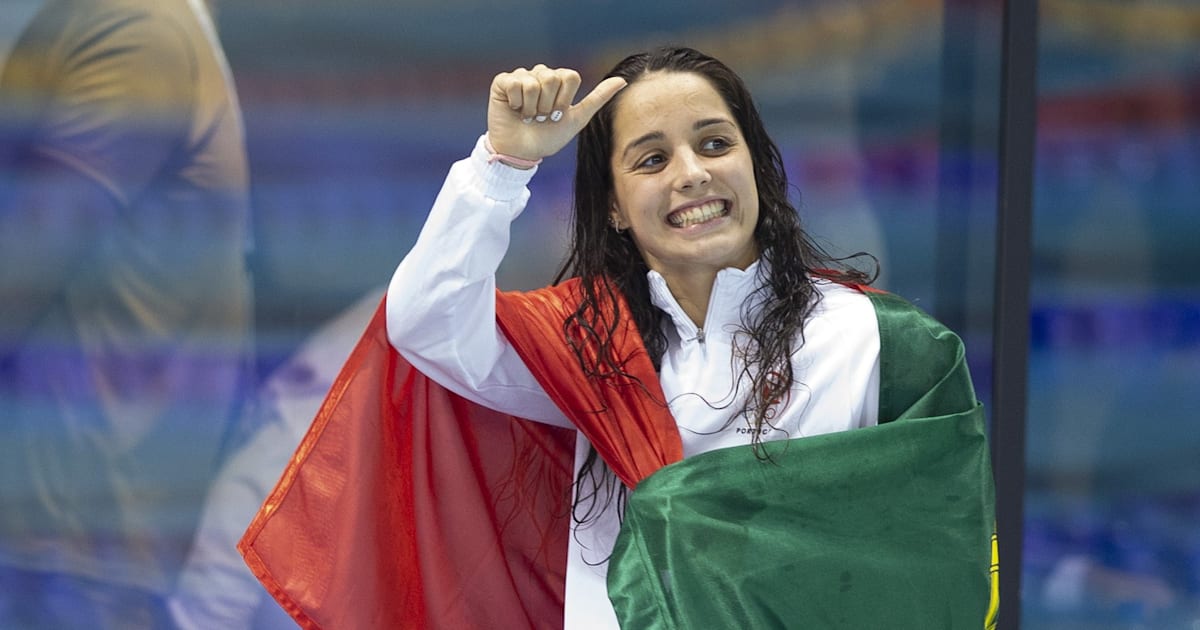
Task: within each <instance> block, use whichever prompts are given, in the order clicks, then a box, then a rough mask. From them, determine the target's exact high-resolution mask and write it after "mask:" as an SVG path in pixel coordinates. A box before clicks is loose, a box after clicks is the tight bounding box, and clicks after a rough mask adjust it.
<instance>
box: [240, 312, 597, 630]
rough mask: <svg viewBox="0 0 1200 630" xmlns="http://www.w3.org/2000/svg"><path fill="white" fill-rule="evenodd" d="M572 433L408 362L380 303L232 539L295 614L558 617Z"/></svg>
mask: <svg viewBox="0 0 1200 630" xmlns="http://www.w3.org/2000/svg"><path fill="white" fill-rule="evenodd" d="M573 445H574V432H573V431H570V430H566V429H559V428H555V427H550V426H548V425H542V424H537V423H533V422H529V421H526V420H521V419H517V418H513V417H511V416H507V415H503V414H499V413H497V412H494V411H490V410H487V409H484V408H482V407H479V406H478V405H474V404H472V403H469V402H467V401H465V400H463V399H462V398H459V397H457V396H455V395H453V394H451V393H450V392H448V391H446V390H444V389H442V388H441V387H440V386H438V385H437V384H435V383H433V382H432V381H430V380H429V379H428V378H426V377H425V376H424V375H422V374H421V373H419V372H417V371H416V370H415V369H413V368H412V366H410V365H409V364H408V363H407V362H405V361H404V360H403V358H402V357H400V355H399V354H398V353H396V352H395V350H393V349H392V347H391V345H390V344H389V343H388V340H387V335H386V329H385V317H384V309H383V306H382V304H381V305H380V307H379V309H378V310H377V311H376V314H375V317H374V318H373V319H372V321H371V323H370V325H369V326H368V328H367V331H366V332H365V333H364V335H363V337H362V339H361V340H360V341H359V343H358V345H357V346H356V347H355V349H354V351H353V353H352V354H351V355H350V358H349V359H348V360H347V362H346V365H345V366H344V367H343V369H342V371H341V373H340V374H339V376H338V378H337V380H336V381H335V382H334V385H333V387H332V388H331V390H330V392H329V395H328V396H327V398H326V400H325V402H324V404H323V405H322V406H321V409H320V411H319V412H318V414H317V417H316V418H315V420H314V421H313V424H312V427H311V428H310V429H309V432H308V434H307V435H306V436H305V438H304V440H303V441H302V442H301V444H300V446H299V448H298V449H297V451H296V454H295V455H294V456H293V458H292V461H291V463H290V464H289V465H288V467H287V469H286V470H285V471H284V474H283V477H282V479H280V481H279V483H278V485H277V486H276V487H275V489H274V491H273V492H272V493H271V495H270V496H269V497H268V498H267V500H266V502H265V503H264V505H263V507H262V509H261V511H260V512H259V514H258V515H257V516H256V517H255V519H254V521H253V522H252V523H251V525H250V527H249V529H248V530H247V531H246V534H245V535H244V536H243V538H242V541H241V542H240V543H239V544H238V548H239V550H240V551H241V552H242V554H243V555H244V556H245V558H246V562H247V564H248V565H249V566H250V568H251V569H252V570H253V571H254V573H255V575H256V576H258V578H259V579H260V580H261V581H262V582H263V584H264V585H266V587H267V589H268V590H269V591H270V592H271V594H272V595H273V596H274V597H275V598H276V600H278V601H279V603H280V605H282V606H283V607H284V609H285V610H287V611H288V612H289V613H290V614H291V615H292V617H293V618H294V619H295V620H296V621H297V622H298V623H299V624H300V625H301V626H302V627H304V628H324V629H326V630H332V629H340V628H468V629H469V628H502V627H539V628H546V627H561V624H562V603H563V588H564V575H565V566H566V549H567V535H568V520H567V519H568V514H569V508H570V481H571V470H572V466H571V462H572V453H573Z"/></svg>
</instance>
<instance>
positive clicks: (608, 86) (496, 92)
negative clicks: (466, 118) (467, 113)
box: [488, 64, 625, 161]
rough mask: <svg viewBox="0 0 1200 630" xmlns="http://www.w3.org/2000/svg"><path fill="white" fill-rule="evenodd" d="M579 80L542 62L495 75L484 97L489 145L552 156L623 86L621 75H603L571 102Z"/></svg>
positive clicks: (531, 156)
mask: <svg viewBox="0 0 1200 630" xmlns="http://www.w3.org/2000/svg"><path fill="white" fill-rule="evenodd" d="M579 84H580V79H579V73H578V72H576V71H574V70H571V69H569V68H547V67H546V66H544V65H542V64H538V65H536V66H534V67H533V69H532V70H526V69H524V68H517V69H516V70H513V71H512V72H503V73H501V74H498V75H496V78H494V79H492V89H491V94H490V96H489V98H488V139H489V140H491V143H492V148H494V149H495V150H496V152H497V153H503V154H505V155H511V156H513V157H517V158H521V159H524V160H533V161H536V160H540V159H542V158H544V157H547V156H550V155H554V154H555V153H557V152H558V151H559V150H560V149H562V148H563V147H564V146H566V145H567V143H568V142H570V141H571V138H574V137H575V134H577V133H579V131H580V130H581V129H583V127H584V125H586V124H587V122H588V121H589V120H591V118H592V116H594V115H595V114H596V112H598V111H600V108H601V107H603V106H604V104H605V103H607V102H608V101H609V100H611V99H612V97H613V96H614V95H616V93H617V92H619V91H621V88H624V87H625V79H621V78H618V77H612V78H609V79H605V80H604V81H601V82H600V85H597V86H596V88H595V89H593V90H592V92H591V93H590V94H588V95H587V96H585V97H583V99H582V100H580V101H579V102H578V103H576V104H575V105H572V104H571V103H572V102H573V101H574V100H575V93H576V92H578V91H579Z"/></svg>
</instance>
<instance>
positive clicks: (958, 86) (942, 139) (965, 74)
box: [933, 0, 980, 335]
mask: <svg viewBox="0 0 1200 630" xmlns="http://www.w3.org/2000/svg"><path fill="white" fill-rule="evenodd" d="M979 12H980V6H979V2H978V0H945V1H944V2H943V3H942V58H941V64H942V74H941V81H942V84H941V99H940V104H941V112H940V115H939V121H938V135H939V141H938V153H939V158H938V204H937V238H936V239H935V241H934V243H935V245H934V247H935V249H934V265H933V269H934V289H935V291H936V292H937V293H936V296H937V300H936V302H935V305H936V306H935V309H934V313H933V314H934V315H935V316H936V317H937V318H938V321H940V322H942V323H943V324H945V325H946V326H947V327H948V328H949V329H950V330H954V331H957V332H958V334H960V335H965V334H966V333H967V329H968V327H967V314H966V312H967V305H966V295H967V257H968V256H967V238H966V234H967V232H968V228H969V223H970V222H969V221H968V219H967V215H968V213H969V212H970V209H971V192H972V191H971V171H972V170H973V169H972V164H971V160H972V159H973V157H974V155H975V151H976V150H977V147H976V146H975V144H974V140H975V137H974V125H975V106H974V103H975V97H976V89H975V84H976V80H977V77H975V76H974V75H975V73H976V66H977V65H978V64H977V63H976V57H977V55H976V52H975V51H976V48H977V46H976V41H975V40H976V37H977V36H978V33H977V32H976V31H977V29H976V22H977V21H978V19H979V18H978V14H979Z"/></svg>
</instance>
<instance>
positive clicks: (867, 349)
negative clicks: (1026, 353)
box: [241, 48, 994, 629]
mask: <svg viewBox="0 0 1200 630" xmlns="http://www.w3.org/2000/svg"><path fill="white" fill-rule="evenodd" d="M580 83H581V80H580V77H579V75H578V73H576V72H575V71H573V70H569V69H554V68H549V67H546V66H544V65H538V66H535V67H534V68H533V69H531V70H526V69H517V70H514V71H512V72H505V73H501V74H499V75H497V76H496V77H495V79H494V80H493V82H492V87H491V90H490V98H489V105H488V130H487V133H486V135H484V136H483V137H481V138H480V139H479V141H478V142H477V144H476V146H475V150H474V151H473V152H472V154H471V155H470V157H468V158H467V159H465V160H462V161H460V162H458V163H456V164H455V165H454V166H453V167H452V168H451V170H450V174H449V175H448V177H447V179H446V183H445V184H444V186H443V188H442V191H441V193H440V195H439V196H438V199H437V201H436V202H435V204H434V207H433V209H432V211H431V212H430V215H429V218H428V220H427V222H426V224H425V227H424V228H423V230H422V232H421V235H420V237H419V238H418V240H417V243H416V244H415V245H414V247H413V248H412V250H411V251H410V252H409V253H408V254H407V255H406V256H405V258H404V260H403V261H402V262H401V263H400V265H399V267H398V268H397V270H396V273H395V275H394V276H393V279H392V282H391V284H390V286H389V289H388V295H387V297H386V300H385V308H382V309H381V312H380V313H379V314H377V316H376V318H375V320H374V322H373V323H372V325H371V326H370V327H369V328H368V331H367V333H366V335H364V337H363V341H362V342H360V345H359V347H358V348H357V349H356V350H355V352H354V354H352V355H351V358H350V360H349V362H348V363H347V365H346V366H345V368H344V369H343V372H342V376H340V377H339V379H338V384H335V387H334V393H332V394H331V396H330V399H329V400H328V401H327V402H326V404H325V405H324V407H323V409H322V412H321V414H319V415H318V417H317V419H316V420H315V421H314V425H313V429H312V431H311V432H310V434H309V436H308V437H307V438H306V439H305V442H304V444H302V445H301V448H300V449H299V451H298V455H297V457H296V459H295V460H294V461H293V462H292V464H291V465H290V467H289V470H288V472H286V473H285V475H284V480H283V481H282V482H281V484H280V487H279V488H277V489H276V492H275V493H273V494H272V496H271V497H270V498H268V500H267V503H266V506H265V507H264V509H263V511H262V512H261V513H260V515H259V517H258V518H257V519H256V520H255V523H254V524H252V525H251V527H250V529H249V531H248V532H247V535H246V537H245V538H244V539H243V542H242V546H241V548H242V549H243V551H244V552H245V553H246V554H247V558H248V562H249V563H250V565H251V566H252V567H253V568H254V569H255V571H256V573H257V574H258V575H259V577H260V579H262V580H263V581H264V583H266V584H267V585H268V588H270V589H271V590H272V592H273V593H274V595H275V596H276V597H277V598H278V599H279V600H280V601H281V603H283V604H284V606H285V608H286V609H287V610H289V612H291V613H292V614H293V616H295V617H296V619H297V620H298V621H300V622H301V623H302V624H304V625H306V627H320V626H321V625H323V624H330V625H331V626H332V625H337V626H338V627H359V626H376V627H377V626H380V625H385V626H388V627H466V628H486V627H502V626H505V625H509V626H514V627H566V628H584V627H586V628H617V627H618V626H622V627H633V628H676V627H686V628H692V627H777V626H786V627H828V626H831V625H841V626H844V627H880V626H883V625H887V626H889V627H901V628H922V629H929V628H967V627H982V626H984V625H985V624H986V623H988V614H987V613H988V610H989V595H990V589H989V584H990V577H989V566H990V560H991V532H992V527H993V510H992V491H991V485H990V484H991V473H990V469H989V465H988V459H987V447H986V440H985V437H984V436H985V431H984V425H983V413H982V410H981V407H980V406H979V404H978V402H977V401H976V399H975V395H974V391H973V390H972V387H971V382H970V377H969V375H968V374H967V370H966V364H965V361H964V360H963V352H962V344H961V342H960V341H959V340H958V338H957V337H956V336H955V335H954V334H953V333H951V332H950V331H949V330H947V329H945V327H943V326H941V325H940V324H938V323H937V322H935V321H933V320H932V319H931V318H930V317H929V316H928V315H926V314H924V313H923V312H921V311H919V310H917V309H916V308H915V307H913V306H911V305H910V304H908V303H907V302H905V301H903V300H901V299H899V298H897V297H894V296H890V295H887V294H883V293H881V292H878V291H876V290H874V289H870V288H868V287H867V286H866V284H867V279H866V278H865V277H863V275H862V274H861V273H859V272H855V271H852V270H843V269H839V266H838V265H837V261H834V260H831V259H830V258H829V257H828V256H827V255H825V254H823V253H822V251H821V250H820V249H819V248H818V247H816V246H815V245H814V244H813V243H812V241H811V240H810V239H809V238H808V236H807V235H806V234H805V232H804V230H803V229H802V228H801V224H800V220H799V217H798V215H797V213H796V210H795V208H793V207H792V205H791V204H790V203H789V202H788V200H787V178H786V176H785V173H784V169H783V166H782V160H781V159H780V155H779V151H778V149H777V148H776V146H775V144H774V143H773V142H772V141H771V139H770V138H769V137H768V136H767V133H766V131H765V129H764V127H763V124H762V121H761V120H760V118H759V115H758V112H757V109H756V107H755V105H754V102H753V100H752V99H751V97H750V94H749V92H748V91H747V90H746V88H745V86H744V84H743V83H742V81H741V79H740V78H739V77H738V76H737V75H736V74H735V73H734V72H733V71H732V70H731V69H729V68H728V67H727V66H725V65H724V64H722V63H721V62H720V61H717V60H716V59H713V58H712V57H709V56H706V55H704V54H702V53H699V52H697V51H695V50H692V49H687V48H670V49H662V50H656V51H652V52H649V53H643V54H638V55H633V56H630V57H628V58H626V59H625V60H623V61H621V62H620V63H619V64H617V66H616V67H615V68H614V69H613V70H612V71H611V72H610V73H609V75H608V76H607V77H605V78H604V79H603V80H602V81H601V82H600V83H599V84H598V85H597V86H596V88H595V89H594V90H593V91H591V92H590V93H589V94H587V95H586V96H584V97H583V98H582V99H580V100H579V102H578V103H575V96H576V93H577V91H578V89H579V86H580ZM572 103H574V104H572ZM576 135H578V144H577V151H578V155H577V170H576V176H575V198H574V227H573V235H572V243H571V247H570V251H569V255H568V258H567V260H566V262H565V264H564V266H563V268H562V270H561V271H560V273H559V278H558V280H557V281H556V283H555V285H554V286H552V287H548V288H545V289H540V290H537V291H532V292H528V293H498V292H497V291H496V283H495V272H496V269H497V267H498V265H499V264H500V262H501V259H502V258H503V257H504V255H505V253H506V249H507V246H508V241H509V229H510V223H512V222H513V220H514V219H515V218H516V217H517V215H519V214H520V212H521V211H522V209H523V208H524V206H525V204H526V202H527V200H528V199H529V196H530V192H529V189H528V188H527V187H526V184H527V183H528V182H529V181H530V180H531V178H532V177H533V175H534V174H535V173H536V170H537V165H538V164H539V163H540V162H541V161H542V160H543V159H544V158H548V157H550V156H552V155H554V154H555V153H557V152H558V151H559V150H561V149H562V148H563V147H564V146H565V145H566V144H567V143H568V142H570V141H571V139H572V138H574V137H575V136H576ZM443 388H444V389H443ZM447 391H448V392H452V394H453V395H450V394H447V393H446V392H447ZM459 396H461V397H462V399H466V401H469V402H464V401H463V400H462V399H460V398H458V397H459ZM481 409H484V410H487V411H486V412H482V411H480V410H481ZM496 422H499V423H500V425H499V427H500V428H497V425H496V424H495V423H496ZM438 436H440V437H438ZM572 446H573V448H572ZM360 448H365V449H366V452H368V453H371V455H369V456H365V455H363V454H362V451H360V450H359V449H360ZM376 455H379V458H378V459H377V458H376ZM379 462H382V464H380V463H379ZM456 462H466V464H465V466H463V467H456V466H458V464H456ZM572 462H573V463H572ZM364 470H365V471H367V472H365V473H364V472H363V471H364ZM455 471H459V472H455ZM464 471H465V472H464ZM497 471H500V472H498V473H497ZM572 480H573V484H572ZM345 484H348V485H345ZM335 487H339V488H340V487H352V488H355V489H358V490H359V491H360V492H369V493H370V496H369V500H367V501H363V502H359V501H354V502H352V503H346V502H345V500H344V499H343V498H342V497H343V494H344V493H342V492H337V491H335V492H331V491H330V489H331V488H335ZM297 488H299V489H300V490H299V491H296V490H297ZM568 488H569V490H568ZM317 495H320V496H322V497H326V498H325V499H323V500H320V501H313V500H311V499H312V497H314V496H317ZM668 508H669V509H668ZM568 515H569V516H570V518H568ZM364 523H366V524H368V525H364ZM314 524H319V526H314ZM364 527H365V528H367V529H368V530H370V531H377V532H381V533H385V534H386V536H385V537H383V538H380V539H374V538H367V540H368V542H367V543H365V544H366V545H367V546H366V547H364V546H363V545H364V543H363V542H362V541H363V540H364V537H363V536H361V535H360V534H361V532H362V531H363V528H364ZM392 537H400V538H401V539H400V540H396V539H394V538H392ZM296 540H301V541H304V542H303V543H301V544H299V546H300V547H302V548H301V549H297V544H296V543H294V542H293V541H296ZM372 545H377V546H372ZM381 550H382V551H386V552H388V553H387V554H386V555H387V561H386V562H383V563H381V562H379V561H378V560H377V559H376V558H377V557H378V555H379V552H380V551H381ZM498 551H499V553H497V552H498ZM297 557H303V558H308V559H310V564H311V565H313V566H317V567H320V568H319V570H317V571H313V570H312V567H311V566H306V567H298V566H297V565H296V564H295V562H294V558H297ZM338 567H353V568H354V570H353V571H352V572H346V571H345V570H344V569H339V568H338ZM364 569H365V570H366V571H368V573H369V575H367V577H366V579H365V580H364V574H363V570H364ZM364 583H368V584H370V585H371V586H370V588H371V589H372V592H373V593H376V594H377V595H378V596H379V598H382V599H380V601H379V602H378V605H376V604H375V603H374V599H375V598H374V597H372V598H369V599H372V604H370V605H367V606H362V604H361V602H362V596H361V595H360V590H358V589H360V587H361V585H362V584H364ZM285 584H286V585H287V586H282V585H285ZM396 597H399V598H401V599H402V601H403V605H396V604H395V603H394V602H395V598H396ZM340 598H345V600H346V601H347V602H349V601H351V600H353V601H354V602H356V604H355V605H354V607H353V608H354V609H355V610H360V611H362V612H361V613H353V614H354V615H365V616H346V615H350V614H351V613H350V612H349V609H350V608H351V607H350V606H349V604H347V605H346V606H339V605H337V601H338V600H339V599H340ZM993 603H994V602H993ZM381 619H383V620H387V623H381V621H380V620H381Z"/></svg>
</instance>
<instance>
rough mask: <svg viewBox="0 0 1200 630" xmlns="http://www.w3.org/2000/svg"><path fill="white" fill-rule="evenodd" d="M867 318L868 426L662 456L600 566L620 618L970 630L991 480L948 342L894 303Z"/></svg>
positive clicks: (961, 364) (957, 352) (881, 298)
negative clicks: (870, 321) (873, 370)
mask: <svg viewBox="0 0 1200 630" xmlns="http://www.w3.org/2000/svg"><path fill="white" fill-rule="evenodd" d="M871 295H872V299H873V301H874V302H875V305H876V312H877V314H878V319H879V323H880V337H881V342H882V348H881V383H882V385H881V390H880V396H881V400H880V419H881V421H883V422H884V423H883V424H881V425H880V426H877V427H872V428H868V429H860V430H855V431H847V432H842V433H835V434H829V435H822V436H815V437H807V438H802V439H796V440H790V441H787V442H776V443H771V444H770V445H768V448H767V451H766V452H767V453H768V454H769V456H770V457H769V459H766V460H764V459H761V458H758V457H756V456H755V454H754V453H753V452H752V451H751V450H750V448H749V447H738V448H731V449H723V450H719V451H713V452H709V453H705V454H701V455H697V456H694V457H689V458H687V459H684V460H683V461H681V462H678V463H675V464H672V465H670V466H667V467H664V468H662V469H661V470H659V471H657V472H656V473H654V474H653V475H651V476H650V477H648V478H647V479H646V480H644V481H643V482H642V483H641V484H640V485H639V486H638V487H637V489H636V490H635V491H634V492H633V493H632V495H631V498H630V501H629V505H628V507H627V509H626V513H625V521H624V524H623V526H622V531H621V535H620V537H619V538H618V540H617V545H616V549H615V551H614V553H613V556H612V559H611V564H610V567H609V574H608V575H609V594H610V597H611V598H612V600H613V603H614V606H615V607H616V609H617V614H618V617H619V618H620V620H621V624H622V627H625V628H637V629H638V630H654V629H667V628H756V629H757V628H856V629H857V628H881V627H887V628H913V629H920V630H931V629H937V628H954V629H959V628H981V627H983V625H984V618H985V615H986V612H987V608H988V601H989V595H990V588H989V585H990V582H989V567H990V564H991V535H992V531H993V524H994V519H995V517H994V508H993V489H992V477H991V468H990V463H989V458H988V448H987V441H986V428H985V422H984V416H983V411H982V407H980V406H979V404H978V402H976V400H975V396H974V393H973V391H972V389H971V382H970V377H969V375H968V373H967V368H966V364H965V361H964V360H963V353H962V344H961V342H960V341H959V340H958V338H957V337H956V336H955V335H954V334H953V333H951V332H950V331H948V330H946V329H945V328H944V327H942V326H941V325H940V324H938V323H937V322H936V321H934V320H933V319H931V318H929V317H928V316H927V315H925V314H924V313H922V312H921V311H919V310H917V309H915V308H913V307H912V306H910V305H908V304H907V303H906V302H904V301H903V300H900V299H899V298H895V297H893V296H890V295H886V294H871Z"/></svg>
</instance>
